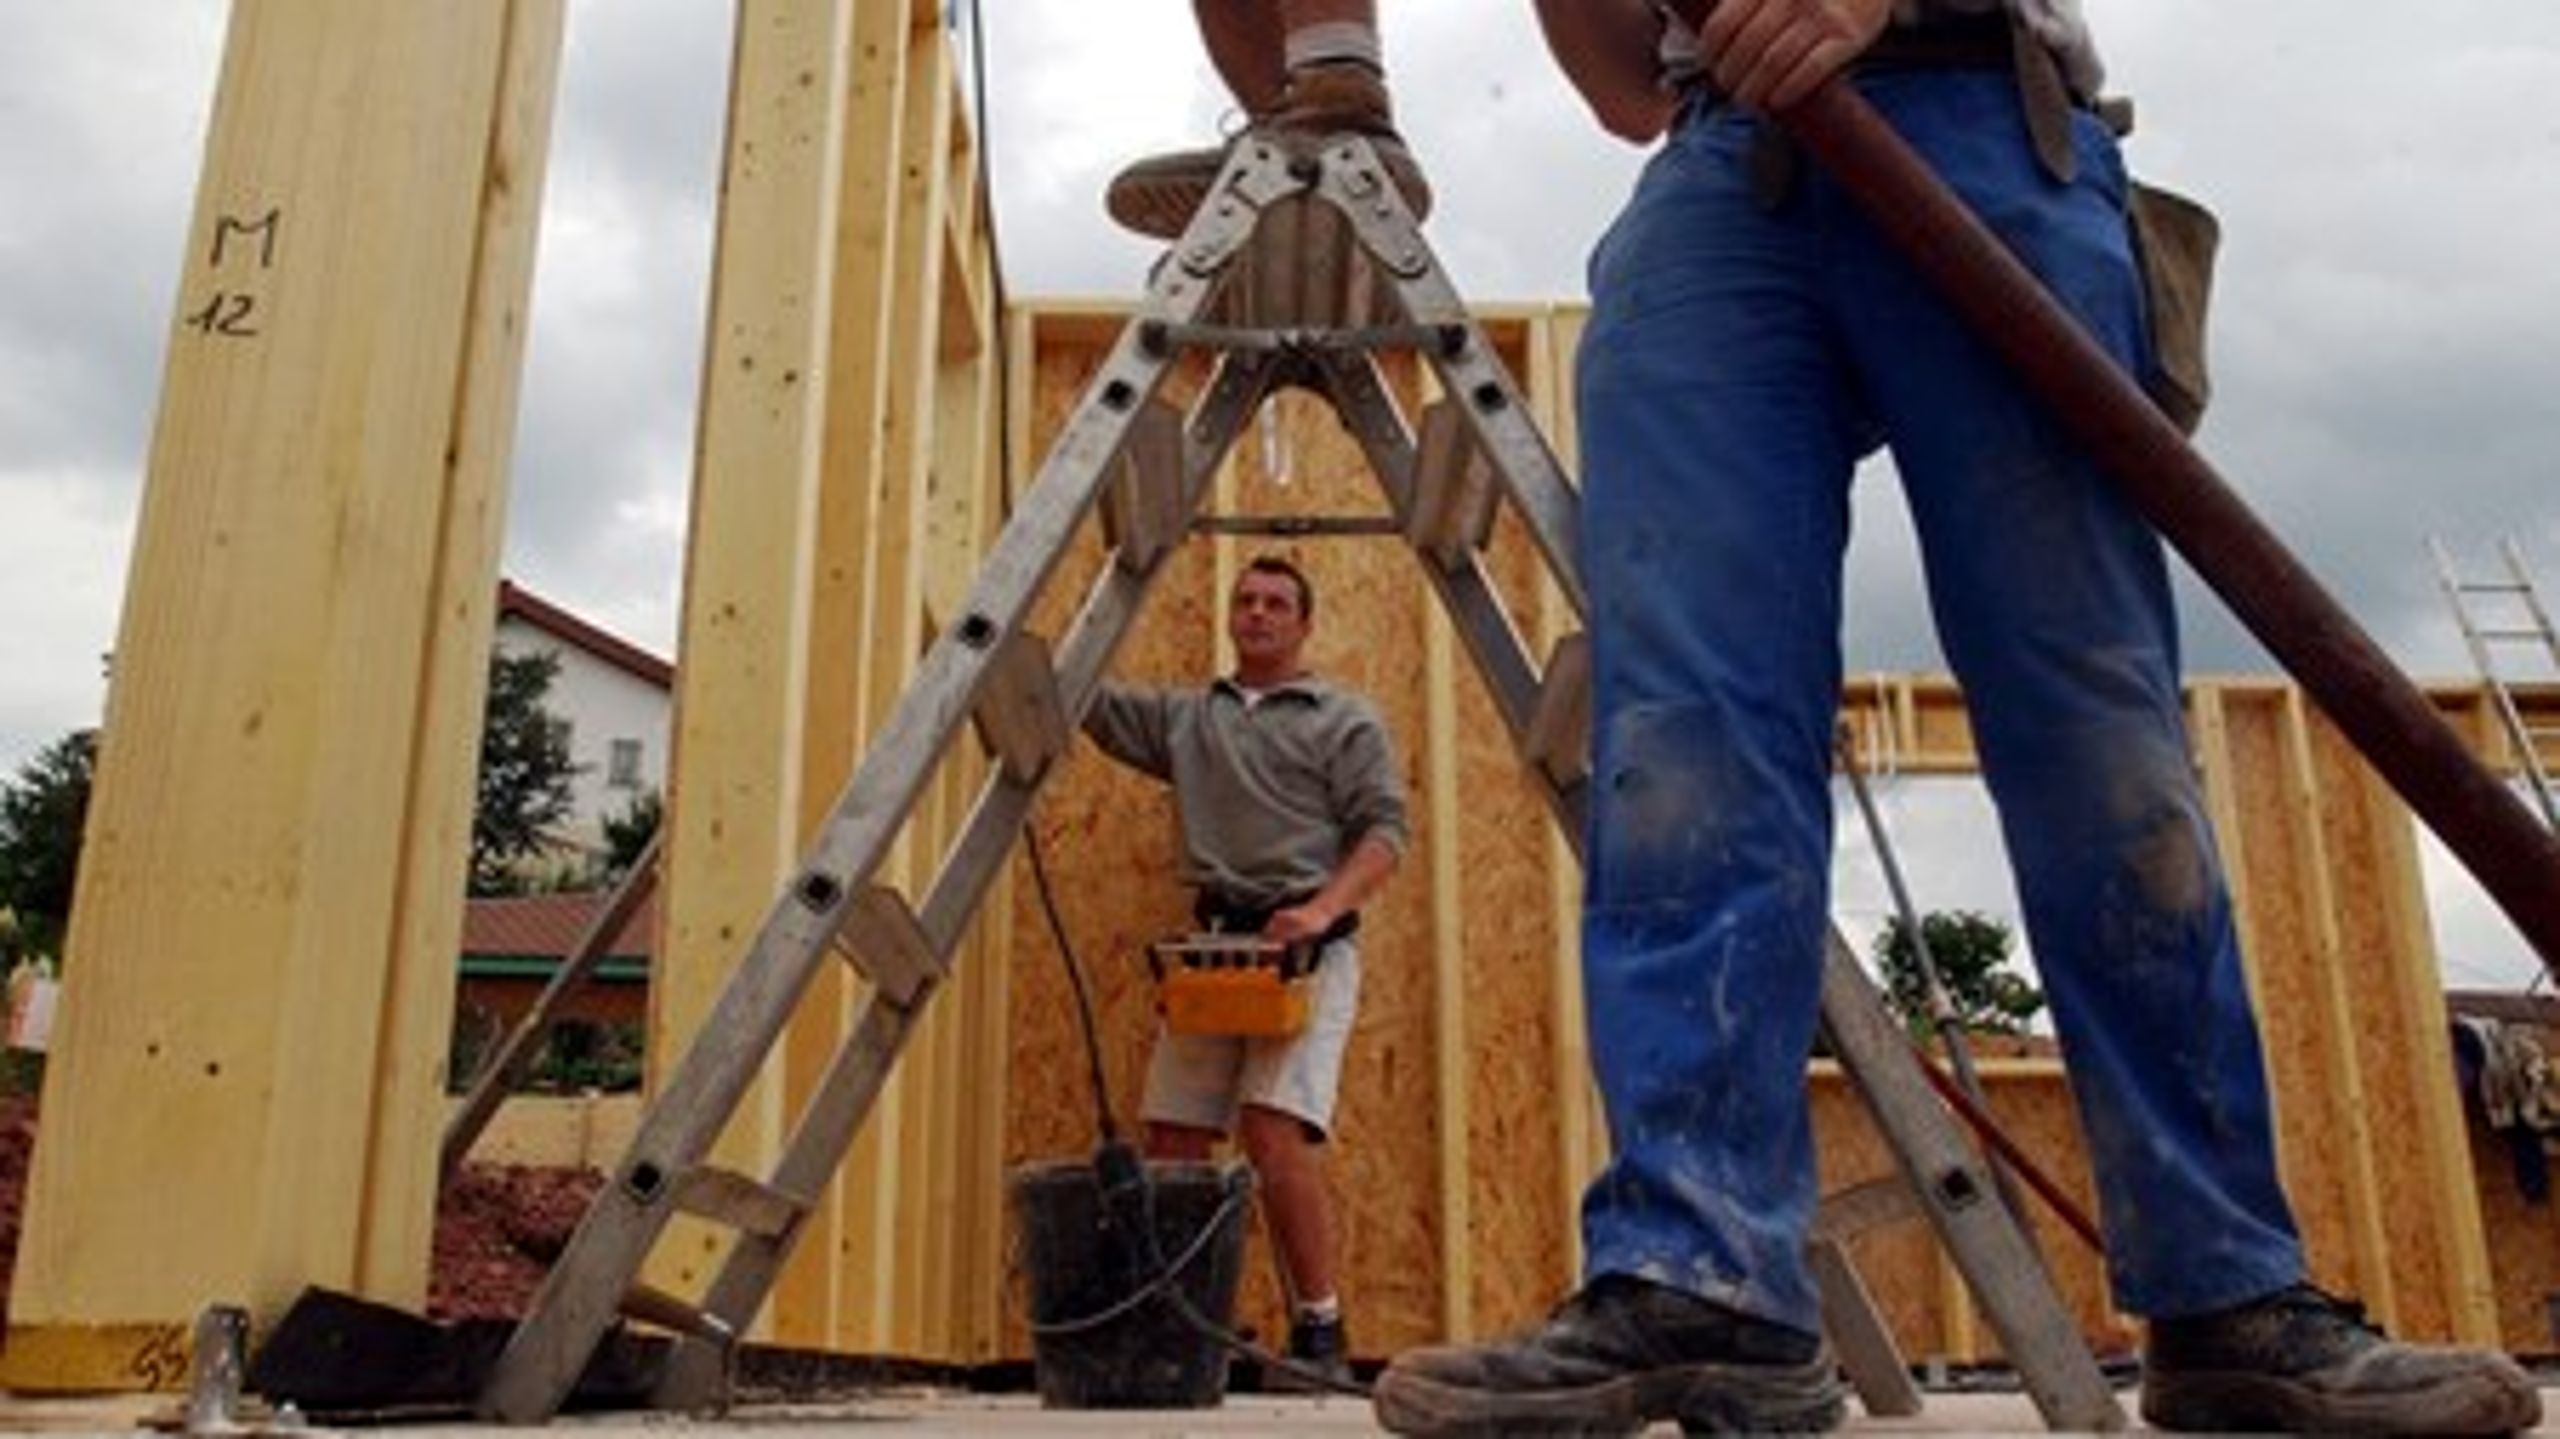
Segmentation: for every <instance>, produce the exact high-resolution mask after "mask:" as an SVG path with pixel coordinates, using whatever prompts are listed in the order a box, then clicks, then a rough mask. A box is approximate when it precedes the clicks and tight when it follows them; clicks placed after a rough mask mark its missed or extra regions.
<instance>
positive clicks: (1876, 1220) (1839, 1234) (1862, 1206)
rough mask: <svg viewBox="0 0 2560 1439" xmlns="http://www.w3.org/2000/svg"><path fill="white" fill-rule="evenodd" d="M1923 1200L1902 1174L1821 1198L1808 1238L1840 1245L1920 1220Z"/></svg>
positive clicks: (1855, 1185)
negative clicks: (1889, 1225)
mask: <svg viewBox="0 0 2560 1439" xmlns="http://www.w3.org/2000/svg"><path fill="white" fill-rule="evenodd" d="M1921 1213H1922V1211H1921V1208H1920V1201H1919V1199H1918V1198H1917V1197H1915V1196H1914V1195H1913V1194H1912V1192H1911V1184H1910V1181H1908V1180H1906V1179H1904V1178H1903V1177H1902V1175H1901V1173H1900V1172H1899V1171H1896V1172H1895V1173H1893V1174H1890V1175H1887V1176H1885V1177H1884V1178H1882V1179H1870V1180H1868V1181H1867V1182H1866V1183H1864V1184H1852V1185H1850V1186H1849V1187H1848V1188H1846V1189H1842V1190H1839V1191H1836V1192H1834V1193H1831V1194H1826V1195H1824V1196H1822V1204H1821V1206H1820V1207H1819V1208H1817V1209H1815V1210H1814V1212H1813V1224H1812V1226H1811V1227H1810V1230H1809V1231H1808V1235H1807V1237H1808V1238H1810V1239H1815V1240H1824V1239H1827V1240H1831V1241H1834V1242H1841V1241H1846V1240H1850V1239H1855V1238H1857V1237H1858V1236H1859V1235H1861V1234H1864V1233H1866V1232H1867V1231H1868V1230H1871V1229H1881V1228H1883V1227H1884V1226H1886V1225H1888V1224H1899V1223H1901V1222H1902V1221H1903V1220H1906V1219H1917V1218H1919V1217H1921Z"/></svg>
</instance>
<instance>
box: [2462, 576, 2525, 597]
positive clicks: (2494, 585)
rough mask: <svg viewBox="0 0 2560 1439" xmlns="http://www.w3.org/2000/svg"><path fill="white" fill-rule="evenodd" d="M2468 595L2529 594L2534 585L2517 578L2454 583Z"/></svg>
mask: <svg viewBox="0 0 2560 1439" xmlns="http://www.w3.org/2000/svg"><path fill="white" fill-rule="evenodd" d="M2454 588H2455V589H2457V590H2460V591H2461V592H2462V593H2464V594H2466V595H2529V594H2532V593H2533V586H2531V585H2528V584H2520V583H2518V582H2517V581H2515V580H2462V581H2459V582H2457V583H2456V584H2455V585H2454Z"/></svg>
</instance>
